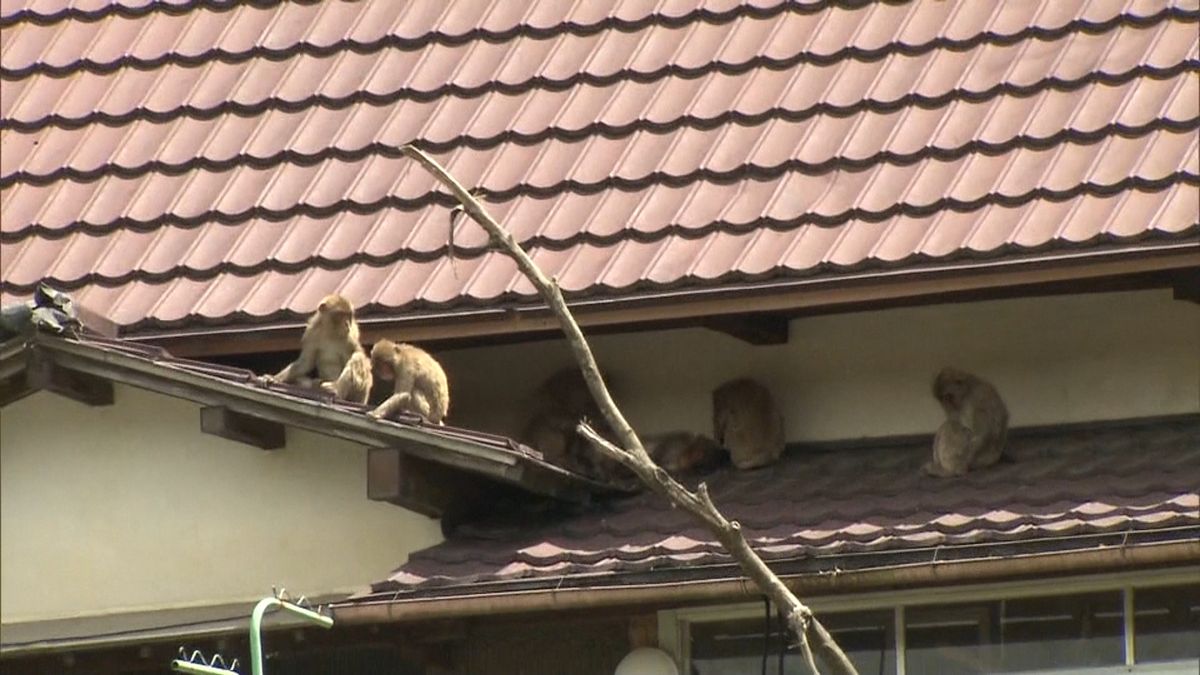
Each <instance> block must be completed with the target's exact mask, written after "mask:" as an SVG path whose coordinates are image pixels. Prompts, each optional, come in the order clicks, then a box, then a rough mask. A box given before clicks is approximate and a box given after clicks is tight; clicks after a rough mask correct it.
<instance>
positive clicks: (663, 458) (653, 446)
mask: <svg viewBox="0 0 1200 675" xmlns="http://www.w3.org/2000/svg"><path fill="white" fill-rule="evenodd" d="M644 442H645V446H646V452H647V453H648V454H649V455H650V459H653V460H654V462H655V463H656V464H658V465H659V466H661V467H662V468H664V469H666V470H667V472H668V473H672V474H678V473H683V472H686V471H693V470H699V469H708V468H711V467H713V466H715V465H716V464H718V463H719V462H720V461H721V460H722V459H723V458H724V457H725V450H724V448H722V447H721V446H720V445H718V444H717V442H716V441H714V440H713V439H711V438H709V437H708V436H705V435H704V434H696V433H692V432H690V431H675V432H671V433H666V434H659V435H656V436H647V437H646V439H645V441H644Z"/></svg>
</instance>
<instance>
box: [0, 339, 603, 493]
mask: <svg viewBox="0 0 1200 675" xmlns="http://www.w3.org/2000/svg"><path fill="white" fill-rule="evenodd" d="M155 354H159V355H160V356H161V358H155V357H154V355H155ZM239 374H240V379H238V375H239ZM81 380H82V383H81V382H80V381H81ZM97 382H98V383H99V384H100V385H103V384H104V383H109V382H111V383H120V384H125V385H130V386H134V387H139V388H142V389H147V390H150V391H155V392H159V393H162V394H165V395H168V396H174V397H177V398H182V399H185V400H188V401H193V402H195V403H199V404H200V405H201V406H205V407H207V408H208V409H210V410H221V411H228V412H230V413H232V414H234V415H236V416H238V417H239V418H248V419H251V420H255V421H260V422H263V423H267V424H275V425H283V426H289V427H294V428H298V429H304V430H306V431H310V432H312V433H316V434H321V435H324V436H329V437H333V438H339V439H343V440H346V441H349V442H351V443H355V444H358V445H362V446H366V447H368V448H371V449H373V450H372V454H371V455H369V462H368V464H369V465H370V466H369V469H370V468H371V467H372V466H375V465H377V464H380V460H381V459H382V465H383V466H384V467H385V468H390V469H395V470H400V469H403V470H405V471H409V472H410V473H414V474H416V477H415V478H414V477H413V476H406V477H405V480H404V481H401V482H402V483H403V484H404V485H405V486H406V489H409V492H408V493H407V494H409V495H411V499H410V500H409V501H410V503H402V502H403V500H404V499H405V495H404V494H401V495H391V496H390V497H389V496H386V495H385V496H383V497H381V498H382V499H385V500H387V501H396V500H400V501H396V503H400V504H401V505H402V506H406V507H408V508H412V509H413V510H417V511H419V512H423V513H426V514H427V515H431V516H433V517H442V516H443V515H444V513H443V505H441V504H439V503H438V502H448V503H452V502H454V500H455V497H456V496H455V495H453V494H448V493H447V492H446V490H445V489H442V488H441V487H439V489H438V490H434V491H432V492H431V491H430V490H427V489H425V487H428V486H425V487H422V485H421V484H420V481H421V480H422V479H421V477H420V476H421V475H426V474H431V473H432V474H433V475H427V476H426V477H427V478H429V480H430V481H435V482H445V481H446V478H447V474H446V472H447V471H450V472H453V474H454V475H455V476H457V477H458V480H457V481H454V480H452V481H450V483H451V484H454V483H456V482H461V483H471V482H472V481H471V479H476V480H475V482H474V483H473V484H472V485H471V486H470V487H471V488H472V489H478V488H479V487H480V481H482V484H483V485H491V486H500V487H501V488H505V487H507V488H509V489H519V490H522V491H525V492H528V493H533V494H535V495H543V496H546V497H553V498H556V499H562V500H566V501H575V502H586V501H588V500H589V499H590V498H591V495H592V494H595V493H604V492H609V491H611V490H612V488H610V487H607V486H604V485H602V484H600V483H597V482H595V481H592V480H589V479H587V478H584V477H581V476H578V475H576V474H573V473H570V472H568V471H564V470H563V469H561V468H559V467H557V466H554V465H552V464H549V463H548V462H545V461H543V460H542V459H541V456H540V453H538V452H537V451H535V450H532V449H530V448H526V447H524V446H521V445H519V444H517V443H516V442H515V441H512V440H510V439H507V438H504V437H499V436H493V435H490V434H484V433H480V432H475V431H471V430H468V429H458V428H454V427H449V426H440V425H436V426H435V425H427V424H423V423H420V421H419V420H414V421H412V422H407V421H402V422H393V421H386V420H376V419H374V418H371V417H369V416H367V415H365V414H364V409H363V407H362V406H354V405H353V404H344V403H341V402H335V401H333V400H331V399H327V398H315V397H304V396H299V395H293V394H290V393H288V389H287V388H284V387H279V386H265V385H262V384H259V383H257V382H256V381H255V380H254V378H253V376H252V374H250V373H248V372H246V371H231V370H230V369H223V368H222V367H219V366H212V365H210V364H203V363H199V362H189V361H186V360H182V359H175V358H173V357H170V356H169V355H167V354H165V353H164V352H156V351H153V350H152V349H149V348H147V347H144V346H138V345H129V346H126V345H125V344H123V343H122V342H121V341H116V340H107V339H103V338H94V339H93V338H86V337H81V338H67V337H57V336H53V335H48V334H45V333H35V334H34V335H32V336H31V337H28V338H23V339H15V340H10V341H9V342H7V343H5V344H3V345H0V405H5V404H8V403H10V402H12V401H14V400H17V399H19V398H21V397H23V396H25V395H28V394H30V393H32V392H34V391H38V390H42V389H45V390H49V391H54V392H56V393H60V394H64V395H68V396H75V397H80V399H81V400H83V399H85V398H87V397H89V396H95V395H96V394H95V393H94V392H93V391H90V390H93V389H96V388H97V387H96V383H97ZM76 387H78V388H79V389H80V390H76V391H72V390H71V389H72V388H76ZM293 390H294V388H293ZM100 398H101V399H103V398H104V395H103V392H101V393H100ZM111 401H112V394H111V391H109V392H108V394H107V402H108V403H111ZM84 402H89V401H88V400H85V401H84ZM91 402H93V403H95V401H91ZM104 403H105V401H103V400H101V401H99V404H104ZM203 411H204V409H203V408H202V413H203ZM206 431H207V429H206ZM370 478H371V479H372V481H374V478H375V477H374V476H371V477H370ZM385 487H386V485H385ZM435 493H436V494H435Z"/></svg>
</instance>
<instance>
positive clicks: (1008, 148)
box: [0, 0, 1200, 332]
mask: <svg viewBox="0 0 1200 675" xmlns="http://www.w3.org/2000/svg"><path fill="white" fill-rule="evenodd" d="M1198 25H1200V2H1197V1H1196V0H1180V1H1178V2H1165V1H1164V2H1132V1H1131V2H1099V1H1097V2H1085V1H1082V0H1075V1H1070V0H1066V1H1064V0H1043V1H1042V2H1021V3H994V4H993V3H969V2H959V3H954V2H944V3H943V2H922V3H865V2H849V1H847V2H825V1H821V2H817V1H811V2H800V3H783V2H778V1H773V0H758V1H757V2H748V3H744V4H742V3H736V2H706V3H700V2H698V1H697V0H674V1H669V2H663V3H654V2H622V3H616V5H615V6H610V5H609V3H588V2H584V3H560V2H541V3H522V2H509V1H508V0H493V1H492V2H468V1H465V0H464V1H460V2H454V3H447V4H443V3H401V2H392V1H390V0H364V1H361V2H324V3H312V2H291V3H282V4H278V3H274V2H266V1H250V2H242V3H224V2H215V1H213V0H191V1H187V0H175V1H173V2H167V3H154V4H152V3H149V2H146V1H145V0H125V1H124V2H102V1H100V0H95V1H92V2H66V1H65V0H59V1H54V0H43V1H34V0H29V1H27V2H20V1H14V2H6V3H5V4H4V6H3V9H2V11H0V27H3V29H4V30H3V37H2V38H0V42H2V50H0V93H2V96H0V144H2V146H3V150H4V152H3V154H2V159H0V190H2V193H0V195H2V202H3V203H2V205H0V243H2V244H3V248H4V256H3V265H2V269H0V292H2V294H3V296H4V297H5V298H6V299H7V298H10V297H12V296H22V295H26V294H28V293H30V292H31V291H32V289H33V287H34V285H35V284H36V283H37V282H38V281H39V280H41V279H43V278H49V279H51V280H53V281H54V282H55V283H56V284H57V285H58V286H60V287H63V288H66V289H69V290H72V292H73V294H74V295H75V296H76V297H77V299H79V300H80V301H81V302H83V303H84V304H86V305H88V306H89V307H91V308H92V309H94V310H95V311H97V312H99V313H102V314H105V315H108V316H110V317H112V318H113V319H114V320H116V321H117V322H118V323H119V324H122V325H123V326H125V327H126V328H128V329H132V330H133V331H134V332H136V331H137V330H148V329H155V328H165V327H185V326H195V325H198V324H206V325H212V324H229V323H231V322H254V321H273V320H293V319H295V318H296V316H297V315H301V314H305V313H308V312H310V311H312V310H313V308H315V306H316V304H317V302H318V301H319V299H320V298H321V297H322V296H324V295H325V294H327V293H329V292H333V291H338V292H341V293H343V294H345V295H347V296H348V297H350V298H351V300H352V301H353V302H354V303H355V304H356V305H357V306H359V307H360V311H361V312H363V313H364V314H366V315H368V316H369V315H372V314H374V315H382V314H395V313H398V312H405V313H414V312H420V311H422V310H431V309H438V310H451V311H453V310H456V309H462V308H471V307H475V306H479V305H481V304H489V303H491V304H495V303H496V302H520V301H528V300H531V299H532V293H533V289H532V288H531V287H530V286H529V284H528V283H527V282H526V281H525V280H524V279H522V278H520V276H519V275H518V273H517V271H516V269H515V266H514V265H513V264H512V263H511V262H510V261H508V260H507V259H505V258H503V257H502V256H500V255H499V254H497V253H495V252H494V251H489V250H488V249H487V241H486V238H485V236H484V234H483V232H482V230H480V229H479V228H477V227H475V226H473V225H462V226H460V227H459V228H458V229H459V232H458V234H457V236H456V246H458V247H461V250H460V251H457V256H456V260H453V261H452V260H451V259H450V257H449V256H448V255H447V220H448V216H447V211H446V208H445V207H446V206H448V205H450V204H451V201H450V200H449V198H448V197H447V196H446V195H445V194H444V192H443V191H441V190H440V189H439V188H437V187H436V185H435V183H434V181H433V180H432V179H431V178H430V177H429V176H428V175H427V174H425V173H424V172H423V171H421V170H420V169H419V167H417V166H416V165H415V164H414V163H412V162H410V161H408V160H405V159H403V158H402V157H401V156H400V155H399V151H398V148H399V146H401V145H402V144H405V143H408V142H414V141H415V142H416V143H418V144H419V145H420V146H422V147H424V148H425V149H427V150H429V151H431V152H432V153H433V154H434V156H435V157H437V158H438V159H440V160H441V161H442V162H443V163H444V164H445V165H446V166H447V167H448V168H449V169H450V170H451V171H452V172H453V173H454V174H455V175H456V176H457V177H458V178H460V179H461V180H462V181H463V182H464V183H465V184H467V185H468V186H480V187H483V188H485V189H486V190H487V193H488V200H489V202H490V204H491V208H492V209H493V212H494V213H495V215H496V216H497V217H498V219H500V220H501V221H502V222H503V224H505V225H506V226H507V227H508V228H509V229H510V230H512V231H513V232H514V234H515V235H516V237H517V239H518V240H519V241H521V242H523V243H524V244H526V245H527V246H529V247H532V248H533V249H534V252H535V259H536V260H537V261H538V262H539V263H541V264H542V265H543V266H544V267H545V268H546V269H547V271H548V272H550V273H552V274H556V275H557V276H558V277H559V280H560V283H561V284H562V286H563V287H564V289H565V290H566V291H567V292H568V294H569V296H570V297H574V298H583V297H592V298H607V297H612V298H617V297H630V296H631V295H632V294H636V293H638V292H640V291H648V290H660V289H665V288H671V289H688V288H696V289H705V288H712V287H714V286H716V285H719V284H722V283H727V282H764V281H771V280H777V279H786V278H796V277H811V278H815V277H820V276H828V277H836V276H837V275H839V274H844V273H845V272H847V271H852V270H853V271H862V270H890V269H897V268H903V267H905V266H908V265H912V264H914V263H922V264H928V263H934V264H936V263H943V262H950V261H955V260H960V259H962V258H964V257H972V258H980V257H984V258H987V257H991V258H999V257H1001V256H1004V257H1005V258H1006V259H1010V258H1013V257H1019V256H1021V255H1026V254H1031V253H1042V252H1047V251H1050V252H1052V251H1056V250H1060V249H1064V248H1073V249H1078V248H1080V247H1081V246H1088V247H1106V246H1107V247H1112V246H1120V245H1126V244H1132V243H1134V242H1143V241H1156V240H1157V241H1168V242H1180V241H1192V240H1197V239H1200V237H1198V235H1200V216H1198V215H1197V213H1198V212H1200V189H1198V188H1200V159H1198V153H1200V146H1198V138H1200V134H1198V132H1197V130H1198V128H1200V78H1198V77H1197V71H1200V38H1198V37H1197V35H1198V31H1197V27H1198Z"/></svg>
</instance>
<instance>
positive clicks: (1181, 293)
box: [1171, 270, 1200, 303]
mask: <svg viewBox="0 0 1200 675" xmlns="http://www.w3.org/2000/svg"><path fill="white" fill-rule="evenodd" d="M1171 288H1172V289H1173V290H1174V291H1175V299H1176V300H1187V301H1189V302H1195V303H1200V270H1187V271H1184V272H1179V273H1177V274H1176V275H1175V278H1174V279H1172V283H1171Z"/></svg>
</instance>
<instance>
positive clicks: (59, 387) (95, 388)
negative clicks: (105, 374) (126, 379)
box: [25, 349, 114, 406]
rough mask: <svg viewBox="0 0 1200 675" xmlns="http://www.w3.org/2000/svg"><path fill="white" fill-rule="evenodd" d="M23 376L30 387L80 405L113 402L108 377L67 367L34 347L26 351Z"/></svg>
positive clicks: (97, 404) (98, 404)
mask: <svg viewBox="0 0 1200 675" xmlns="http://www.w3.org/2000/svg"><path fill="white" fill-rule="evenodd" d="M25 379H26V381H27V383H28V385H29V386H30V387H32V388H33V389H45V390H46V391H50V392H54V393H55V394H58V395H59V396H63V397H66V398H69V399H71V400H73V401H79V402H80V403H83V404H84V405H90V406H101V405H112V404H113V400H114V396H113V383H112V381H111V380H107V379H105V378H102V377H97V376H95V375H91V374H88V373H84V372H80V371H77V370H67V369H66V368H63V367H62V366H60V365H58V364H56V363H54V362H53V361H52V360H51V359H50V358H49V357H47V356H46V354H45V353H43V352H41V351H40V350H37V349H34V350H33V351H31V352H30V354H29V365H28V366H26V370H25Z"/></svg>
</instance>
